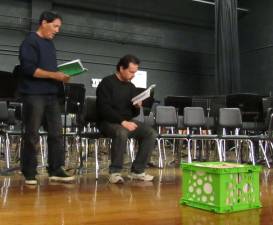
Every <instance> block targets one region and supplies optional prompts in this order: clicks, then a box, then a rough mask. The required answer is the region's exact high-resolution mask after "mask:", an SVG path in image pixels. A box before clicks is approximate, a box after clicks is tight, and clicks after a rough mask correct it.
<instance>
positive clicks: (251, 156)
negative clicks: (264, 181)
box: [247, 140, 255, 166]
mask: <svg viewBox="0 0 273 225" xmlns="http://www.w3.org/2000/svg"><path fill="white" fill-rule="evenodd" d="M247 143H248V146H249V158H250V160H251V161H252V164H253V166H255V157H254V146H253V142H252V141H250V140H247Z"/></svg>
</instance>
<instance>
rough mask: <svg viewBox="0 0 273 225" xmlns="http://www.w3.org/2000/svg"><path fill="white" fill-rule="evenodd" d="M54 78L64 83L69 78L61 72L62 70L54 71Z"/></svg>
mask: <svg viewBox="0 0 273 225" xmlns="http://www.w3.org/2000/svg"><path fill="white" fill-rule="evenodd" d="M54 79H55V80H58V81H62V82H64V83H67V82H68V81H69V79H70V76H68V75H66V74H64V73H62V72H56V73H55V76H54Z"/></svg>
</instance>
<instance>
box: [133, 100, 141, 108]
mask: <svg viewBox="0 0 273 225" xmlns="http://www.w3.org/2000/svg"><path fill="white" fill-rule="evenodd" d="M134 106H135V107H136V108H141V107H142V101H140V102H138V103H136V104H134Z"/></svg>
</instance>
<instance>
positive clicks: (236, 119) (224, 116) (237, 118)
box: [219, 108, 255, 165]
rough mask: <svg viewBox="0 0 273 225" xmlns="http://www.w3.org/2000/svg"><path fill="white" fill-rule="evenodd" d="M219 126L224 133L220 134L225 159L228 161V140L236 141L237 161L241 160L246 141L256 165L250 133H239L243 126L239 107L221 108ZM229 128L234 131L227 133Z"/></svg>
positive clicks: (251, 158)
mask: <svg viewBox="0 0 273 225" xmlns="http://www.w3.org/2000/svg"><path fill="white" fill-rule="evenodd" d="M219 126H220V128H222V133H221V134H220V135H219V140H220V145H219V146H220V150H221V154H222V157H223V161H226V140H232V141H234V143H235V146H234V148H235V155H236V158H237V162H239V160H240V155H241V147H242V143H243V142H246V143H247V146H248V149H249V159H250V160H251V161H252V164H253V165H255V159H254V147H253V143H252V141H251V137H250V136H248V135H242V134H239V131H240V128H241V127H242V115H241V111H240V109H239V108H220V110H219ZM227 129H229V130H232V131H233V133H230V134H229V133H227Z"/></svg>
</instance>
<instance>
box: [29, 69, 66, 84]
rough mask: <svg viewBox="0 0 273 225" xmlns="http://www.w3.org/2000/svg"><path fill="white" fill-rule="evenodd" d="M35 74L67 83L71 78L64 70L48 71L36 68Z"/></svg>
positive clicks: (38, 76) (35, 75)
mask: <svg viewBox="0 0 273 225" xmlns="http://www.w3.org/2000/svg"><path fill="white" fill-rule="evenodd" d="M33 76H34V77H37V78H50V79H54V80H58V81H62V82H64V83H67V82H68V81H69V79H70V76H68V75H66V74H64V73H62V72H51V71H46V70H43V69H40V68H37V69H36V70H35V72H34V74H33Z"/></svg>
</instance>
